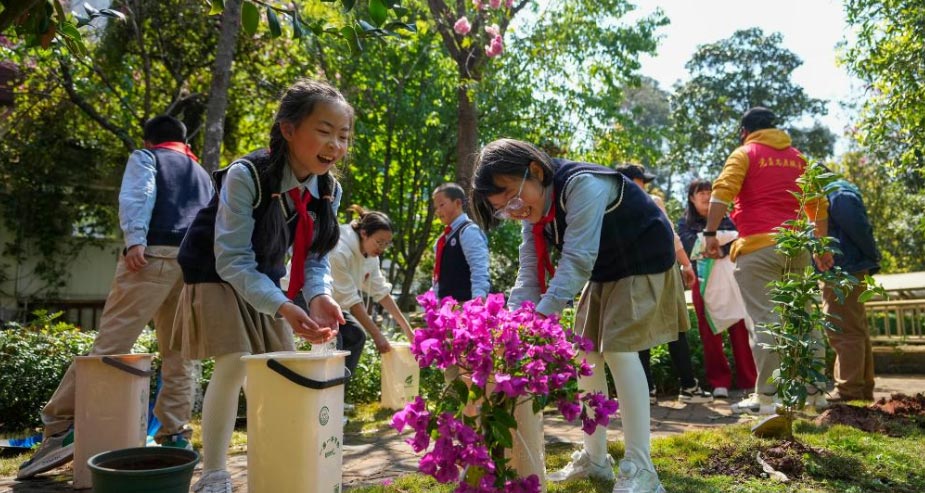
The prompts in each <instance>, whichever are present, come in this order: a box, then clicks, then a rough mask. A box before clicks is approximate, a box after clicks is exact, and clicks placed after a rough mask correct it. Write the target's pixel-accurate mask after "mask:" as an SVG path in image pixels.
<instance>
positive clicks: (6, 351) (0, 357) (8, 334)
mask: <svg viewBox="0 0 925 493" xmlns="http://www.w3.org/2000/svg"><path fill="white" fill-rule="evenodd" d="M60 316H61V313H60V312H59V313H53V314H48V313H47V312H44V311H38V312H35V317H36V318H35V319H34V320H32V321H31V322H29V323H28V324H26V325H20V324H15V323H14V324H9V325H7V326H6V327H4V328H3V330H0V434H3V435H12V434H19V433H22V432H23V431H25V430H28V429H33V428H36V427H39V426H41V424H42V421H41V416H40V413H41V411H42V407H43V406H44V405H45V402H46V401H47V400H48V399H49V398H50V397H51V395H52V394H53V393H54V391H55V389H57V388H58V383H59V382H60V380H61V377H62V376H64V372H65V371H66V370H67V368H68V366H69V365H70V363H71V361H72V360H73V358H74V356H80V355H84V354H87V353H88V352H89V351H90V347H91V346H92V344H93V339H94V337H95V336H96V333H95V332H81V331H80V330H79V329H78V328H77V327H76V326H74V325H73V324H69V323H66V322H61V321H57V319H58V318H59V317H60ZM156 348H157V343H156V338H155V337H154V336H153V335H152V334H151V333H150V331H146V332H145V334H144V335H143V336H142V337H141V338H139V342H138V343H136V345H135V347H134V348H133V352H155V351H156ZM152 380H153V379H152ZM152 384H153V382H152Z"/></svg>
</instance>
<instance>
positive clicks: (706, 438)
mask: <svg viewBox="0 0 925 493" xmlns="http://www.w3.org/2000/svg"><path fill="white" fill-rule="evenodd" d="M795 431H796V436H797V438H798V440H799V441H800V442H802V443H803V444H804V445H807V446H810V447H813V448H815V449H817V450H818V449H822V452H821V453H820V454H818V455H814V454H805V455H803V456H802V459H803V460H802V463H803V472H802V474H800V475H799V477H793V478H790V481H788V482H786V483H783V482H779V481H776V480H774V479H770V478H768V477H767V476H766V475H764V476H763V475H762V471H761V467H760V465H758V462H757V460H756V456H757V454H758V453H759V451H760V452H762V453H763V454H764V453H765V452H766V451H767V449H768V448H770V447H772V446H774V445H776V444H777V442H775V441H773V440H762V439H758V438H755V437H753V436H752V435H751V433H750V431H749V428H748V426H746V425H735V426H728V427H723V428H717V429H714V430H708V431H700V432H689V433H685V434H682V435H677V436H674V437H669V438H658V439H655V440H653V442H652V452H653V458H654V460H655V464H656V467H657V468H658V471H659V475H660V477H661V479H662V483H663V484H664V486H665V488H666V490H667V491H669V492H671V493H707V492H710V493H712V492H716V493H784V492H787V493H796V492H799V493H823V492H825V493H873V492H896V493H919V492H923V491H925V454H923V453H922V452H923V451H925V433H923V430H922V429H920V428H918V427H916V426H915V425H912V424H910V426H909V427H907V428H905V429H903V430H901V435H902V436H898V437H888V436H885V435H880V434H875V433H866V432H863V431H859V430H857V429H854V428H851V427H847V426H840V425H839V426H832V427H822V426H816V425H814V424H812V423H810V422H807V421H799V422H797V424H796V426H795ZM573 450H575V448H574V447H573V446H572V445H567V444H552V445H549V446H547V449H546V453H547V459H546V466H547V469H548V470H555V469H557V468H559V467H562V466H563V465H565V463H566V462H568V460H569V455H570V454H571V452H572V451H573ZM610 453H611V454H612V455H613V456H614V457H615V458H619V457H622V456H623V446H622V443H611V444H610ZM718 471H725V473H718ZM611 488H612V484H611V483H608V482H603V481H573V482H570V483H566V484H555V483H550V484H549V485H548V491H549V492H550V493H560V492H561V493H585V492H595V493H609V492H610V491H611ZM453 490H454V487H452V486H451V485H440V484H438V483H436V481H434V480H433V479H431V478H429V477H426V476H423V475H408V476H404V477H400V478H397V479H396V480H394V481H393V482H392V483H391V484H388V485H381V486H369V487H363V488H355V489H351V490H350V491H352V492H356V493H399V492H401V493H418V492H420V493H425V492H439V493H443V492H451V491H453Z"/></svg>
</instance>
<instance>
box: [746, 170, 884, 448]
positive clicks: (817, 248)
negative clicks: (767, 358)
mask: <svg viewBox="0 0 925 493" xmlns="http://www.w3.org/2000/svg"><path fill="white" fill-rule="evenodd" d="M836 178H837V176H836V174H835V173H832V172H830V171H828V170H827V169H826V168H825V167H823V166H821V165H819V164H817V163H814V162H810V164H809V165H808V166H807V167H806V170H805V172H804V173H803V175H802V176H801V177H800V178H799V179H798V180H797V184H798V186H799V191H798V192H794V196H795V197H796V198H797V200H798V201H799V204H800V208H799V215H798V216H797V218H796V219H793V220H790V221H787V222H785V223H784V225H783V226H781V227H779V228H778V229H777V232H776V233H775V234H774V241H775V243H776V244H777V247H776V248H777V251H778V252H779V253H780V254H781V255H783V256H784V257H785V258H786V259H787V261H786V264H785V268H784V270H783V273H782V275H781V278H780V280H777V281H773V282H771V283H770V289H771V290H770V294H771V300H772V302H773V303H774V312H775V313H776V314H777V316H778V318H777V321H775V322H773V323H769V324H767V325H765V326H764V327H759V328H758V330H764V331H766V332H768V333H769V334H771V335H772V336H773V339H774V342H773V343H772V344H766V345H764V347H765V348H767V349H768V350H770V351H771V352H773V353H776V354H777V355H778V356H779V357H780V368H778V369H777V370H776V371H775V372H774V376H773V382H774V384H775V386H776V389H777V396H778V397H779V398H780V401H781V406H780V408H779V409H778V415H779V417H782V418H783V422H782V423H778V424H779V425H781V426H776V427H773V428H776V429H777V430H778V431H779V432H780V433H781V434H783V435H784V436H785V437H786V438H792V437H793V415H794V413H795V412H796V411H797V410H800V409H802V408H803V407H804V406H805V405H806V401H807V396H808V395H810V394H816V393H817V392H825V382H826V377H825V358H824V357H823V356H822V355H823V354H824V350H825V348H824V346H823V344H824V341H823V339H822V334H823V331H826V330H832V331H837V330H838V328H837V327H836V326H835V325H833V323H832V320H830V318H829V317H828V316H827V315H826V314H825V313H823V311H822V308H821V305H822V285H823V284H827V285H829V286H831V287H832V289H833V291H834V292H835V295H836V296H837V298H838V300H839V302H844V299H845V295H846V294H847V293H849V292H851V290H852V289H853V288H854V286H855V285H857V283H858V282H859V280H858V279H856V278H855V277H854V276H852V275H850V274H849V273H847V272H845V271H844V270H842V269H841V268H839V267H837V266H836V267H833V268H831V269H829V270H826V271H820V270H819V269H817V268H816V267H815V266H814V265H812V264H811V265H808V266H806V267H804V268H802V269H801V268H799V265H801V264H803V263H805V261H802V260H801V259H804V258H805V257H806V256H807V255H813V256H823V255H825V254H826V253H835V252H836V251H837V250H838V245H837V240H835V239H834V238H831V237H829V236H823V237H819V236H817V235H816V234H815V224H814V222H813V221H812V220H811V219H810V217H817V216H818V215H819V213H821V212H822V211H819V210H809V208H810V207H819V205H815V206H814V205H812V204H824V203H825V202H822V201H819V200H818V199H821V198H822V197H824V196H825V195H826V193H827V192H828V191H830V188H831V184H832V182H834V181H835V179H836ZM865 282H866V284H867V286H868V288H867V290H866V291H865V293H863V294H862V295H861V297H860V299H861V300H862V301H863V300H866V299H869V298H870V296H872V295H873V294H875V293H877V292H879V293H881V294H882V293H883V288H882V287H878V286H877V285H876V283H875V282H874V280H873V278H871V277H870V276H867V278H866V280H865ZM757 428H758V427H756V432H757Z"/></svg>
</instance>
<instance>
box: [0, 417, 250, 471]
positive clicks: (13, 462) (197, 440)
mask: <svg viewBox="0 0 925 493" xmlns="http://www.w3.org/2000/svg"><path fill="white" fill-rule="evenodd" d="M190 426H191V427H192V428H193V438H192V442H193V447H194V448H195V449H196V450H202V431H201V430H202V427H201V426H200V423H199V420H198V419H195V420H193V421H192V422H190ZM246 453H247V432H246V431H244V430H235V431H234V433H232V435H231V445H230V447H229V450H228V454H229V455H241V454H246ZM31 456H32V451H31V450H27V451H24V452H22V453H18V454H17V453H9V452H7V453H6V454H4V455H3V456H2V457H0V477H12V476H15V475H16V472H17V471H18V470H19V465H20V464H22V463H23V462H25V461H26V460H28V459H29V457H31Z"/></svg>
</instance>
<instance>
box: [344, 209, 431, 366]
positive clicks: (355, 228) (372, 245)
mask: <svg viewBox="0 0 925 493" xmlns="http://www.w3.org/2000/svg"><path fill="white" fill-rule="evenodd" d="M348 210H350V211H352V212H353V213H354V214H356V217H355V219H354V220H353V221H351V222H350V224H344V225H341V226H340V239H339V240H338V241H337V246H335V247H334V250H333V251H331V253H330V255H328V260H329V261H330V262H331V277H332V278H333V280H334V285H333V287H334V290H333V296H334V301H336V302H337V304H338V305H340V307H341V309H343V310H345V311H346V312H347V313H345V314H344V315H345V316H344V318H345V320H346V322H347V323H346V324H344V325H341V326H340V330H339V332H338V334H337V347H338V349H344V350H346V351H350V356H348V357H347V361H346V366H347V368H348V369H349V370H350V373H351V374H353V373H354V372H355V371H356V368H357V365H358V364H359V362H360V355H361V354H363V345H364V344H365V343H366V334H365V333H364V331H363V330H364V329H365V330H366V333H368V334H369V335H370V337H372V339H373V343H374V344H375V345H376V349H377V350H378V351H379V352H380V353H387V352H389V350H391V346H390V345H389V340H388V339H386V338H385V336H384V335H383V334H382V331H381V330H380V329H379V326H377V325H376V323H375V322H374V321H373V319H372V317H370V316H369V312H367V311H366V305H367V304H366V303H365V302H364V298H363V297H362V296H361V295H360V293H361V292H362V293H364V294H365V295H366V297H367V298H366V299H372V300H374V301H376V302H378V303H379V304H381V305H382V307H383V308H385V310H386V311H387V312H389V314H390V315H391V316H392V318H393V319H395V320H396V321H397V322H398V325H399V326H401V328H402V331H404V333H405V336H407V337H408V340H409V341H411V340H413V339H414V337H413V335H412V331H411V324H409V323H408V320H407V319H406V318H405V316H404V315H402V312H401V310H399V309H398V305H397V304H396V303H395V299H394V298H392V295H391V294H390V293H391V291H392V285H391V284H389V283H388V282H386V280H385V277H384V276H383V275H382V270H381V269H380V268H379V256H380V255H382V253H383V252H385V250H386V249H388V248H389V246H391V244H392V221H391V220H390V219H389V217H388V216H386V215H385V214H383V213H381V212H377V211H366V210H364V209H363V208H362V207H360V206H358V205H353V206H350V207H349V208H348Z"/></svg>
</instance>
